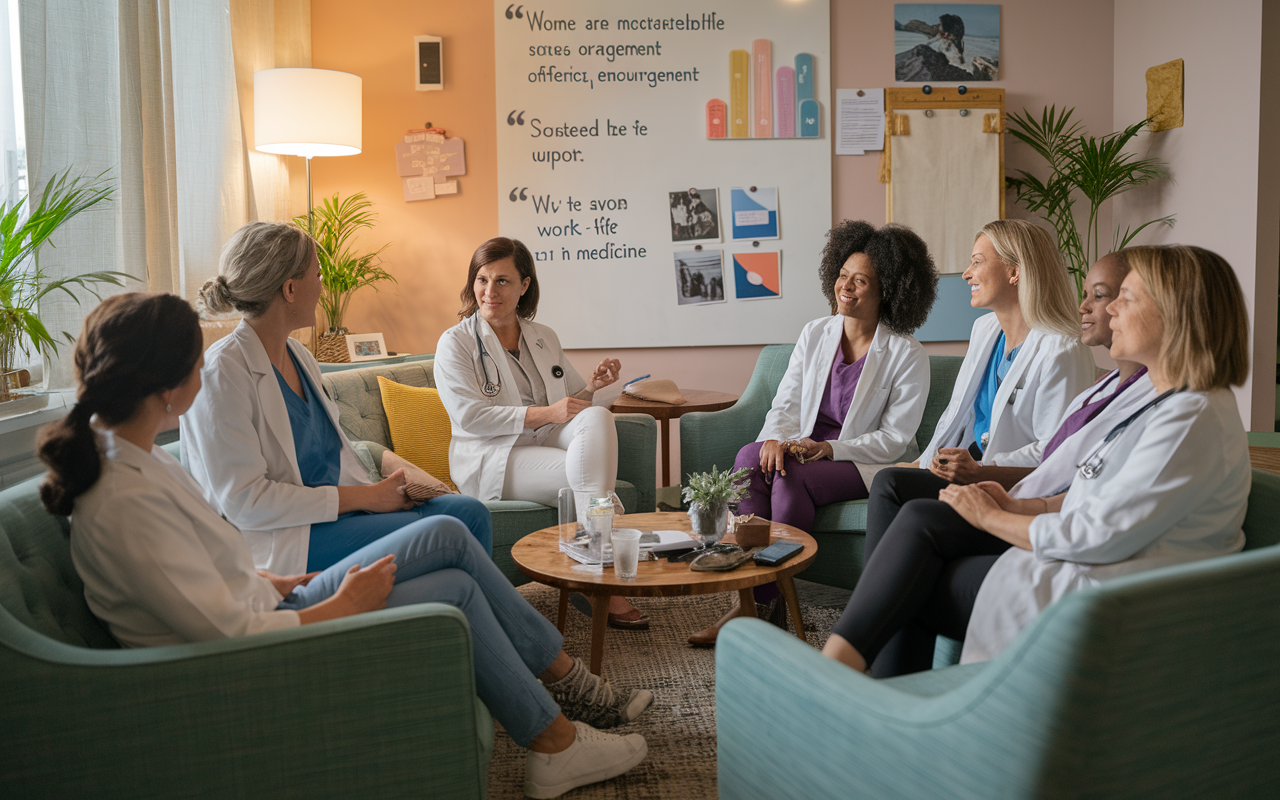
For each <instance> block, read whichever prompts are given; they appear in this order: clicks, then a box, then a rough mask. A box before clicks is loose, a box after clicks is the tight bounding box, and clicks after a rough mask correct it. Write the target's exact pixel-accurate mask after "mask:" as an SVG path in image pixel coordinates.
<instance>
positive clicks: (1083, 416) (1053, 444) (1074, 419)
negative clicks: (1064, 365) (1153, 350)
mask: <svg viewBox="0 0 1280 800" xmlns="http://www.w3.org/2000/svg"><path fill="white" fill-rule="evenodd" d="M1146 374H1147V368H1146V367H1143V368H1142V369H1140V370H1138V371H1137V372H1135V373H1133V374H1132V375H1130V376H1129V377H1128V378H1127V379H1126V380H1125V382H1124V383H1122V384H1120V386H1119V387H1117V388H1116V390H1115V392H1113V393H1111V394H1109V395H1107V396H1106V397H1098V394H1099V393H1100V392H1101V391H1102V390H1103V389H1105V388H1106V386H1107V384H1108V383H1109V382H1110V381H1109V380H1107V379H1105V378H1104V379H1103V381H1102V382H1101V383H1100V384H1098V388H1097V389H1094V390H1093V394H1091V395H1089V397H1088V399H1086V400H1085V401H1084V405H1082V406H1080V408H1079V409H1077V410H1076V411H1073V412H1071V415H1070V416H1069V417H1067V418H1066V419H1065V420H1063V421H1062V427H1060V428H1058V432H1057V433H1055V434H1054V435H1053V438H1052V439H1050V440H1049V444H1047V445H1045V448H1044V456H1043V458H1041V459H1040V461H1041V463H1044V461H1045V460H1047V459H1048V458H1049V456H1050V455H1051V454H1052V453H1053V451H1054V450H1057V449H1058V445H1060V444H1062V443H1063V442H1065V441H1066V440H1067V438H1068V437H1069V436H1072V435H1074V434H1075V433H1076V432H1077V431H1079V430H1080V429H1081V428H1083V427H1084V426H1085V425H1088V424H1089V423H1090V422H1091V421H1092V420H1093V418H1094V417H1096V416H1098V415H1099V414H1101V413H1102V409H1104V408H1106V407H1107V404H1108V403H1110V402H1111V401H1112V400H1115V399H1116V398H1117V397H1119V396H1120V395H1121V393H1122V392H1124V390H1125V389H1128V388H1129V386H1130V385H1131V384H1132V383H1133V382H1134V381H1136V380H1137V379H1138V378H1141V377H1142V376H1143V375H1146Z"/></svg>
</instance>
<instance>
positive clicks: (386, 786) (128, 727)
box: [0, 447, 493, 800]
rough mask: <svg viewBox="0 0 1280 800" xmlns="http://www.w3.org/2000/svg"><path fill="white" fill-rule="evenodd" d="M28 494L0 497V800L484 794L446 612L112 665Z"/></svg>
mask: <svg viewBox="0 0 1280 800" xmlns="http://www.w3.org/2000/svg"><path fill="white" fill-rule="evenodd" d="M171 449H173V448H172V447H171ZM40 480H41V479H40V478H32V479H31V480H28V481H26V482H24V483H21V484H18V485H17V486H14V487H12V488H9V489H6V490H4V491H3V492H0V681H3V690H0V731H2V732H3V733H0V764H3V765H4V766H3V768H0V797H9V798H19V797H120V798H126V797H127V798H161V799H162V800H170V798H174V797H197V796H198V797H271V796H277V797H295V796H305V797H334V798H348V797H470V798H482V797H484V796H485V792H486V783H487V782H486V774H487V771H488V767H489V757H490V754H491V753H492V750H493V724H492V721H491V719H490V717H489V713H488V711H487V710H486V709H485V707H484V705H483V704H482V703H481V702H480V701H479V700H478V699H476V697H475V677H474V672H473V667H472V658H471V634H470V629H469V628H468V626H467V621H466V618H465V617H464V616H463V615H462V612H460V611H459V610H457V609H456V608H453V607H451V606H445V605H440V604H425V605H419V606H407V607H404V608H398V609H389V610H386V611H378V612H375V613H372V614H361V615H359V616H356V617H347V618H345V619H339V620H333V621H330V622H322V623H318V624H315V625H306V626H304V627H301V628H294V629H292V630H288V631H280V632H276V633H268V634H263V635H260V636H250V637H246V638H243V639H232V640H224V641H217V642H204V643H200V644H191V645H178V646H171V647H153V648H145V649H138V650H123V649H120V648H119V647H118V646H117V645H116V643H115V641H114V640H113V639H112V638H111V635H110V634H109V633H108V632H107V630H106V628H105V627H104V626H103V625H102V624H101V623H99V622H98V621H97V619H95V618H94V616H93V615H92V614H91V613H90V612H89V608H88V606H87V605H86V604H85V601H84V586H83V584H82V583H81V581H80V578H79V577H78V576H77V575H76V572H75V569H74V568H73V567H72V564H71V556H70V549H69V545H68V539H67V534H66V532H65V525H66V521H65V520H62V519H59V518H56V517H54V516H51V515H50V514H48V513H47V512H45V510H44V508H43V507H42V506H41V505H40V499H39V493H38V490H37V487H38V485H39V481H40Z"/></svg>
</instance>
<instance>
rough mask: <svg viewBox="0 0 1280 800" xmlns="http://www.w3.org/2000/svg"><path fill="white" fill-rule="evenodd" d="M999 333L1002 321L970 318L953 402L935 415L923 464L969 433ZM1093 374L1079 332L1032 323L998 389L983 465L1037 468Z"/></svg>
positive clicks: (966, 438)
mask: <svg viewBox="0 0 1280 800" xmlns="http://www.w3.org/2000/svg"><path fill="white" fill-rule="evenodd" d="M999 338H1000V321H999V320H998V319H996V315H995V314H985V315H983V316H981V317H978V319H977V321H976V322H974V323H973V331H972V332H971V333H970V335H969V351H968V352H967V353H966V354H965V357H964V362H963V363H962V364H961V365H960V374H959V375H957V376H956V385H955V388H954V389H953V390H952V392H951V402H950V403H948V404H947V408H946V410H944V411H943V412H942V416H941V417H939V419H938V427H937V428H936V429H935V430H934V434H933V439H932V440H931V441H930V442H929V445H928V446H927V447H925V448H924V452H922V453H921V454H920V466H921V468H924V469H927V468H928V466H929V464H930V463H931V462H932V461H933V457H934V456H935V455H937V453H938V450H940V449H941V448H944V447H960V446H963V445H965V444H966V443H967V441H969V440H971V439H972V436H973V401H974V399H975V398H977V396H978V390H979V388H980V387H981V384H982V377H983V375H984V374H985V373H986V371H987V361H988V360H989V359H990V357H991V349H992V348H993V347H995V345H996V340H997V339H999ZM1096 377H1097V373H1096V368H1095V367H1094V363H1093V353H1091V352H1090V351H1089V348H1088V347H1085V346H1084V345H1083V344H1081V342H1080V339H1079V338H1078V337H1070V336H1063V335H1062V334H1059V333H1053V332H1051V331H1045V330H1041V329H1038V328H1033V329H1032V330H1031V333H1029V334H1027V338H1026V340H1025V341H1023V343H1022V349H1021V350H1019V351H1018V355H1017V356H1016V357H1015V358H1014V359H1013V364H1012V365H1011V366H1010V368H1009V373H1008V374H1007V375H1006V376H1005V378H1004V381H1003V382H1002V383H1001V384H1000V388H999V389H998V390H997V391H996V398H995V404H994V405H993V406H992V411H991V439H990V441H989V442H988V443H987V447H986V450H985V451H984V456H983V458H982V462H981V463H983V464H987V465H996V466H1001V467H1035V466H1039V464H1040V454H1041V453H1042V452H1043V450H1044V445H1046V444H1048V443H1049V440H1050V439H1052V438H1053V434H1055V433H1056V432H1057V431H1058V423H1059V422H1061V421H1062V417H1063V412H1064V411H1066V409H1067V406H1068V405H1069V404H1070V403H1071V400H1072V398H1074V397H1075V396H1076V395H1078V394H1080V392H1082V391H1084V390H1085V389H1086V388H1087V387H1088V386H1089V385H1090V384H1092V383H1093V382H1094V379H1095V378H1096Z"/></svg>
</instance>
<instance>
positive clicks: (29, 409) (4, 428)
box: [0, 389, 75, 435]
mask: <svg viewBox="0 0 1280 800" xmlns="http://www.w3.org/2000/svg"><path fill="white" fill-rule="evenodd" d="M73 405H75V393H74V392H73V391H72V390H70V389H68V390H66V391H60V392H50V393H49V394H36V395H29V396H27V397H20V398H18V399H17V400H10V401H9V402H7V403H0V435H4V434H7V433H14V432H16V431H21V430H26V429H27V428H35V427H38V426H40V425H44V424H45V423H47V422H53V421H54V420H57V419H62V418H63V417H65V416H66V415H67V412H69V411H70V410H71V406H73Z"/></svg>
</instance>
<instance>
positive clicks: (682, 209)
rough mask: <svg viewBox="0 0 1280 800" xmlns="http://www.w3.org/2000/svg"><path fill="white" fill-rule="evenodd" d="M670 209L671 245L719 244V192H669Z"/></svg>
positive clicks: (711, 190) (705, 190) (707, 190)
mask: <svg viewBox="0 0 1280 800" xmlns="http://www.w3.org/2000/svg"><path fill="white" fill-rule="evenodd" d="M667 197H668V204H669V205H670V206H671V241H672V242H676V243H679V244H705V243H707V242H719V241H720V237H721V233H720V191H719V190H718V189H684V190H681V191H679V192H667Z"/></svg>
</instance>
